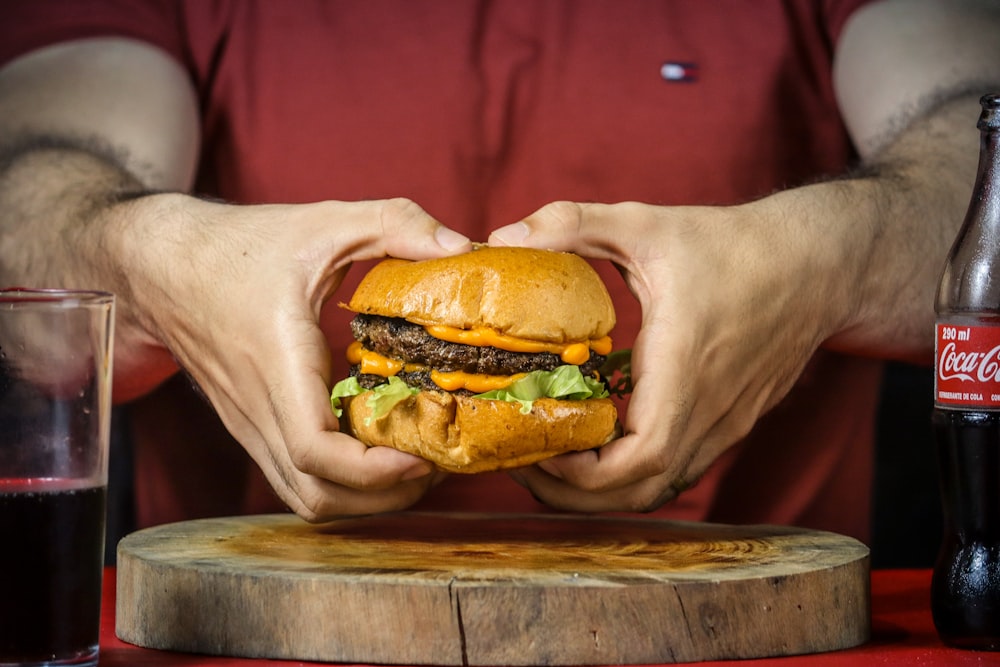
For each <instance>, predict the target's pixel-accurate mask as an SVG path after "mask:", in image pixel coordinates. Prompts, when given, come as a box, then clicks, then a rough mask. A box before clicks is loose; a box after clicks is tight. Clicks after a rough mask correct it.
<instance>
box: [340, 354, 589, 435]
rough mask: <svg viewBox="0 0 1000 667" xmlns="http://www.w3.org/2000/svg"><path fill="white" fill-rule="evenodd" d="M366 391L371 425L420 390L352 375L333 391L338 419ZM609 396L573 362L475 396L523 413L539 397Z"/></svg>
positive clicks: (395, 381)
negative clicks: (364, 382) (371, 383)
mask: <svg viewBox="0 0 1000 667" xmlns="http://www.w3.org/2000/svg"><path fill="white" fill-rule="evenodd" d="M366 391H368V392H370V395H369V396H368V399H367V400H368V407H369V408H371V411H372V413H371V416H370V417H369V418H368V419H366V420H365V424H366V425H367V424H370V423H371V420H372V419H381V418H382V417H383V416H385V415H386V414H388V413H389V411H390V410H392V409H393V408H394V407H396V404H397V403H399V402H400V401H405V400H406V399H407V398H409V397H410V396H413V395H414V394H416V393H417V392H418V391H420V390H419V389H416V388H415V387H410V386H408V385H407V384H406V383H405V382H403V381H402V380H400V379H399V378H398V377H395V376H392V377H390V378H389V381H388V382H387V383H386V384H381V385H379V386H377V387H375V388H374V389H370V390H369V389H365V388H364V387H362V386H361V385H360V384H358V380H357V378H354V377H349V378H346V379H344V380H341V381H340V382H338V383H337V384H335V385H334V386H333V390H332V391H331V392H330V406H331V407H332V408H333V413H334V414H335V415H337V417H338V418H339V417H340V416H341V414H343V406H342V405H341V401H340V399H341V398H344V397H347V396H357V395H359V394H362V393H364V392H366ZM607 397H608V391H607V388H606V387H605V386H604V383H602V382H601V381H599V380H595V379H594V378H592V377H590V376H587V375H584V374H583V373H581V372H580V368H579V367H578V366H573V365H565V366H559V367H558V368H556V369H555V370H551V371H532V372H531V373H528V374H527V375H525V376H524V377H523V378H521V379H519V380H517V381H515V382H512V383H511V384H510V385H508V386H506V387H504V388H503V389H495V390H493V391H488V392H486V393H483V394H476V395H475V396H473V398H481V399H485V400H490V401H509V402H512V403H518V404H520V406H521V407H520V411H521V412H522V413H523V414H528V413H529V412H531V406H532V404H533V403H534V401H536V400H538V399H539V398H558V399H562V400H568V401H582V400H586V399H588V398H607Z"/></svg>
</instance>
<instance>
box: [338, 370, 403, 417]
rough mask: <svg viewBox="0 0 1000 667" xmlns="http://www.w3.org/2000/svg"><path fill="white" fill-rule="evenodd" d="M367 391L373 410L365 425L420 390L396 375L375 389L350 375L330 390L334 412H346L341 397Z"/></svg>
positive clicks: (387, 412)
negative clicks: (367, 387) (369, 387)
mask: <svg viewBox="0 0 1000 667" xmlns="http://www.w3.org/2000/svg"><path fill="white" fill-rule="evenodd" d="M366 391H367V392H369V396H368V398H367V402H368V407H369V408H370V409H371V411H372V412H371V415H369V416H368V417H367V418H365V426H367V425H369V424H371V421H372V420H373V419H381V418H382V417H384V416H385V415H387V414H389V411H390V410H392V409H393V408H394V407H396V404H397V403H399V402H400V401H405V400H406V399H407V398H409V397H410V396H413V395H414V394H416V393H417V392H418V391H420V390H419V389H417V388H416V387H410V386H408V385H407V384H406V383H405V382H403V381H402V380H400V379H399V378H398V377H395V376H393V377H390V378H389V381H388V382H387V383H385V384H380V385H379V386H377V387H375V388H374V389H365V388H364V387H362V386H361V385H360V384H358V379H357V378H355V377H349V378H346V379H344V380H341V381H340V382H338V383H337V384H335V385H333V391H331V392H330V406H331V407H332V408H333V414H335V415H337V417H338V418H339V417H340V416H341V415H342V414H343V413H344V409H343V406H342V405H341V402H340V399H341V398H344V397H347V396H357V395H358V394H361V393H364V392H366Z"/></svg>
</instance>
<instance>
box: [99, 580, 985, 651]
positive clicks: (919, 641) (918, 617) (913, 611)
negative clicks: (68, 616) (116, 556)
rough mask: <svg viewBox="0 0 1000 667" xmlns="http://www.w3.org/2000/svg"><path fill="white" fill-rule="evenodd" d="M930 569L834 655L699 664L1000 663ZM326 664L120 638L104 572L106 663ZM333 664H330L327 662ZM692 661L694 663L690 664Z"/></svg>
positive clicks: (899, 583)
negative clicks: (959, 642) (942, 598)
mask: <svg viewBox="0 0 1000 667" xmlns="http://www.w3.org/2000/svg"><path fill="white" fill-rule="evenodd" d="M930 580H931V573H930V571H929V570H876V571H874V572H872V637H871V640H870V641H869V642H867V643H866V644H863V645H862V646H858V647H856V648H852V649H847V650H844V651H836V652H832V653H820V654H815V655H805V656H790V657H783V658H770V659H757V660H722V661H715V662H705V663H697V664H704V665H714V666H717V667H723V666H728V667H831V666H833V665H837V666H841V665H851V666H852V667H853V666H855V665H864V666H866V667H867V666H868V665H899V666H900V667H902V666H904V665H905V666H906V667H910V666H911V665H927V666H933V665H948V666H951V665H956V666H961V665H1000V653H982V652H977V651H960V650H957V649H951V648H947V647H945V646H944V645H943V644H942V643H941V641H940V640H939V639H938V637H937V635H936V634H935V632H934V624H933V622H932V621H931V612H930V600H929V590H930ZM321 664H323V663H314V662H298V661H294V660H250V659H247V658H219V657H212V656H203V655H192V654H187V653H175V652H171V651H154V650H151V649H144V648H139V647H137V646H133V645H131V644H126V643H125V642H123V641H121V640H120V639H118V638H117V637H115V570H114V569H113V568H108V569H107V570H106V571H105V573H104V599H103V604H102V610H101V659H100V665H101V667H144V666H145V665H150V666H156V667H237V666H242V667H267V666H271V667H295V666H300V667H303V666H309V665H321ZM326 664H329V663H326ZM688 664H691V663H688Z"/></svg>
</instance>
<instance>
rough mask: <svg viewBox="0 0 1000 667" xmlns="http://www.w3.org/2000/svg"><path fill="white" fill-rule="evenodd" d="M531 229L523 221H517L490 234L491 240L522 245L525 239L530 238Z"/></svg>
mask: <svg viewBox="0 0 1000 667" xmlns="http://www.w3.org/2000/svg"><path fill="white" fill-rule="evenodd" d="M530 231H531V230H530V229H529V228H528V225H526V224H524V223H523V222H515V223H514V224H512V225H507V226H506V227H501V228H500V229H498V230H496V231H495V232H493V233H492V234H490V242H499V243H502V244H504V245H514V246H516V245H520V244H521V243H522V242H523V241H524V239H526V238H528V232H530Z"/></svg>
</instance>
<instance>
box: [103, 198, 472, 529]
mask: <svg viewBox="0 0 1000 667" xmlns="http://www.w3.org/2000/svg"><path fill="white" fill-rule="evenodd" d="M107 214H108V215H114V216H115V217H116V219H117V222H115V223H113V224H109V225H107V226H106V229H109V230H111V229H119V230H121V232H120V234H119V235H118V236H117V237H114V238H111V239H110V240H109V242H108V244H107V247H109V248H110V249H112V250H113V256H114V257H117V258H118V262H119V265H118V266H117V267H116V269H117V271H118V273H119V275H122V276H125V278H126V284H127V290H126V292H125V294H127V302H126V303H125V305H126V307H127V308H126V312H127V313H128V315H127V319H129V320H131V322H127V326H128V325H131V326H133V327H134V329H135V330H139V331H142V332H145V334H146V340H145V341H144V342H143V344H142V345H140V347H145V348H146V349H152V348H155V346H156V345H161V346H162V349H164V350H169V352H170V353H171V354H172V355H173V357H174V358H175V359H176V361H177V363H178V364H179V365H180V366H181V367H182V368H183V369H184V370H185V371H186V372H187V373H189V374H190V376H191V377H192V378H193V380H194V381H195V382H196V383H197V385H198V386H199V387H200V389H201V390H202V392H204V394H205V396H206V397H207V398H208V399H209V400H210V401H211V403H212V405H213V406H214V407H215V409H216V411H217V412H218V414H219V416H220V417H221V419H222V421H223V423H224V424H225V425H226V427H227V428H228V430H229V431H230V433H232V435H233V436H234V437H235V438H236V439H237V440H238V441H239V442H240V443H241V444H242V445H243V447H244V448H245V449H246V450H247V452H248V453H249V454H250V456H252V457H253V459H254V460H255V461H256V463H257V464H258V465H259V466H260V468H261V469H262V470H263V472H264V474H265V476H266V477H267V479H268V480H269V482H270V484H271V486H272V487H273V488H274V490H275V491H276V493H277V494H278V495H279V496H280V497H281V499H282V500H283V501H284V502H285V503H286V504H288V505H289V507H291V508H292V509H293V510H294V511H295V512H296V513H298V514H299V515H300V516H302V517H303V518H306V519H308V520H321V519H327V518H332V517H334V516H338V515H351V514H367V513H372V512H381V511H388V510H394V509H401V508H403V507H406V506H409V505H411V504H412V503H414V502H416V501H417V500H418V499H419V498H420V497H421V496H422V495H423V494H424V493H425V492H426V491H427V489H428V488H429V487H430V486H431V485H432V483H433V482H434V481H435V480H436V479H437V478H438V475H435V474H433V470H434V469H433V467H432V466H431V465H430V464H429V463H428V462H426V461H424V460H422V459H419V458H417V457H415V456H411V455H409V454H404V453H402V452H399V451H396V450H394V449H388V448H384V447H374V448H367V447H366V446H365V445H363V444H362V443H361V442H359V441H357V440H355V439H354V438H351V437H349V436H347V435H345V434H341V433H338V432H337V429H338V423H337V419H336V417H335V416H334V415H333V413H332V411H331V408H330V400H329V388H330V386H331V385H332V381H333V378H331V377H330V368H331V362H330V351H329V348H328V345H327V342H326V339H325V337H324V335H323V333H322V331H321V330H320V327H319V317H320V310H321V308H322V306H323V304H324V303H325V302H326V301H327V300H328V299H329V298H330V297H331V296H332V295H333V294H334V291H335V290H336V289H337V287H338V286H339V285H340V283H341V281H342V279H343V277H344V275H345V273H346V271H347V269H348V267H349V266H350V264H351V263H352V262H354V261H359V260H368V259H374V258H378V257H382V256H385V255H392V256H395V257H403V258H407V259H422V258H427V257H434V256H441V255H446V254H452V253H456V252H461V251H465V250H469V249H470V248H471V245H470V243H469V241H468V239H467V238H465V237H464V236H461V235H459V234H457V233H455V232H453V231H451V230H449V229H447V228H446V227H444V226H442V225H440V224H439V223H438V222H437V221H435V220H434V219H433V218H431V217H430V216H429V215H428V214H427V213H425V212H424V211H423V210H422V209H421V208H420V207H419V206H417V205H416V204H414V203H413V202H410V201H408V200H403V199H393V200H386V201H372V202H359V203H344V202H332V201H331V202H322V203H316V204H304V205H261V206H231V205H225V204H219V203H211V202H206V201H201V200H198V199H194V198H192V197H188V196H185V195H153V196H149V197H144V198H140V199H136V200H134V201H131V202H126V203H122V204H119V205H117V206H116V207H114V208H113V209H111V210H109V211H108V212H107ZM123 221H127V222H123ZM132 340H133V342H134V343H138V342H139V341H138V339H137V338H136V337H134V336H133V337H132ZM132 349H133V350H135V349H138V348H137V347H136V346H135V345H133V346H132ZM122 356H124V357H127V356H128V352H127V351H123V353H122ZM143 356H145V357H147V358H151V356H154V355H143ZM121 360H122V361H123V362H124V363H123V364H122V366H121V367H120V368H116V376H118V375H125V376H133V377H135V376H136V374H137V373H139V372H140V371H141V370H142V369H141V365H142V364H141V357H140V358H135V359H125V358H123V359H121ZM117 362H118V358H116V364H117ZM137 362H138V363H137ZM123 380H124V378H123Z"/></svg>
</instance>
